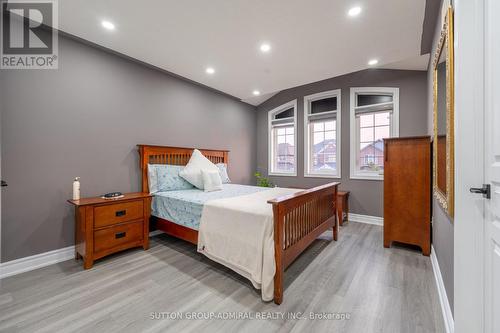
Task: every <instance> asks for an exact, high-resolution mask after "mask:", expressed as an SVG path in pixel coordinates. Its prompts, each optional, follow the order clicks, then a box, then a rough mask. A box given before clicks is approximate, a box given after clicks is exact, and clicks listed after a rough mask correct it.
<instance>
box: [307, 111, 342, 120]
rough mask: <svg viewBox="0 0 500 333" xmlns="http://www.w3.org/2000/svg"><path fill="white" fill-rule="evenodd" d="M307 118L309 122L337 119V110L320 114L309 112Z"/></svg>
mask: <svg viewBox="0 0 500 333" xmlns="http://www.w3.org/2000/svg"><path fill="white" fill-rule="evenodd" d="M308 118H309V122H310V123H314V122H320V121H326V120H337V112H334V113H326V114H321V113H318V114H311V115H309V116H308Z"/></svg>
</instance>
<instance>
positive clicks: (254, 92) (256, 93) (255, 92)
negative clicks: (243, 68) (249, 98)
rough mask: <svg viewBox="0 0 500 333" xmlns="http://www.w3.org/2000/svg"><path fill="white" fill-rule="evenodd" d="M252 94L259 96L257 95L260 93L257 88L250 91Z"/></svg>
mask: <svg viewBox="0 0 500 333" xmlns="http://www.w3.org/2000/svg"><path fill="white" fill-rule="evenodd" d="M252 94H253V95H254V96H259V95H260V91H258V90H254V91H253V92H252Z"/></svg>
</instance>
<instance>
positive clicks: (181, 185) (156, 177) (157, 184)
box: [148, 164, 193, 193]
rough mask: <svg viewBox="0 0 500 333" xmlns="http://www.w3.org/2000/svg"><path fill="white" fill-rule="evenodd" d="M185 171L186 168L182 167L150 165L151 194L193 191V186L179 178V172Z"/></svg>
mask: <svg viewBox="0 0 500 333" xmlns="http://www.w3.org/2000/svg"><path fill="white" fill-rule="evenodd" d="M183 169H184V167H183V166H180V165H170V164H149V165H148V181H149V192H150V193H156V192H164V191H175V190H189V189H192V188H193V185H191V184H190V183H188V182H187V181H185V180H184V179H183V178H181V177H180V176H179V172H180V171H182V170H183Z"/></svg>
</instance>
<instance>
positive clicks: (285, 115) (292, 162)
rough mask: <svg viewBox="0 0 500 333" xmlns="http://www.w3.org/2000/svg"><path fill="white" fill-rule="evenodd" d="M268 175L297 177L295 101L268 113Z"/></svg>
mask: <svg viewBox="0 0 500 333" xmlns="http://www.w3.org/2000/svg"><path fill="white" fill-rule="evenodd" d="M268 121H269V123H268V126H269V141H268V147H269V172H268V173H269V174H270V175H275V176H296V175H297V100H294V101H291V102H289V103H286V104H284V105H281V106H279V107H277V108H276V109H274V110H271V111H269V115H268Z"/></svg>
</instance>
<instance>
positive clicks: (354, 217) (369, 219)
mask: <svg viewBox="0 0 500 333" xmlns="http://www.w3.org/2000/svg"><path fill="white" fill-rule="evenodd" d="M347 220H348V221H352V222H359V223H366V224H374V225H384V218H383V217H378V216H370V215H361V214H352V213H349V216H348V218H347Z"/></svg>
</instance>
